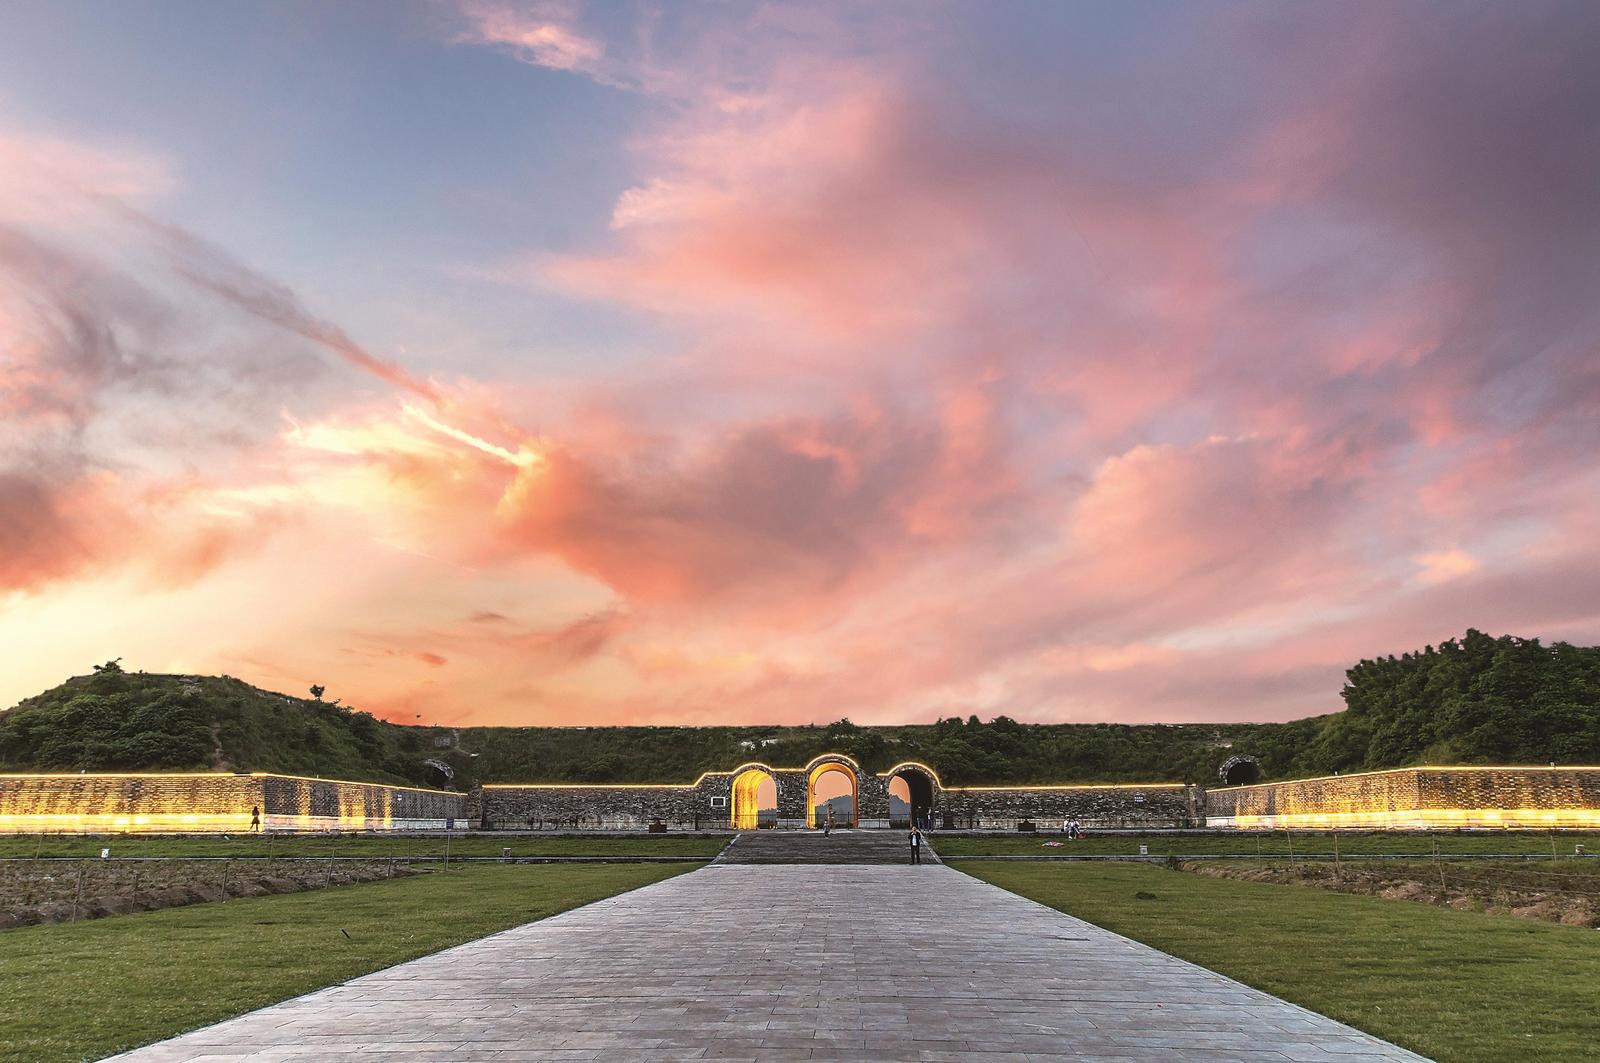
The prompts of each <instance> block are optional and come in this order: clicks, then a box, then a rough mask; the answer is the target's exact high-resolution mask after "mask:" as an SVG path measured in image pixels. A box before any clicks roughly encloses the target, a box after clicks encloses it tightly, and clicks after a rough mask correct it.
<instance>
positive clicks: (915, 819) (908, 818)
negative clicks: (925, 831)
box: [889, 768, 933, 827]
mask: <svg viewBox="0 0 1600 1063" xmlns="http://www.w3.org/2000/svg"><path fill="white" fill-rule="evenodd" d="M932 815H933V779H931V778H930V777H929V776H928V774H927V773H926V772H924V771H921V770H919V769H917V768H903V769H901V770H899V771H896V772H894V773H892V774H891V775H890V776H889V826H891V827H909V826H911V825H913V824H915V825H917V826H931V825H932V824H931V822H930V820H931V817H932Z"/></svg>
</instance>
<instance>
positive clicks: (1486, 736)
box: [1310, 630, 1600, 769]
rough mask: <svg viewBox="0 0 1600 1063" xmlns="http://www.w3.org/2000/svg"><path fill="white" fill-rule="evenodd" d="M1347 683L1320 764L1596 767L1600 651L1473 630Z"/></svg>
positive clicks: (1386, 661)
mask: <svg viewBox="0 0 1600 1063" xmlns="http://www.w3.org/2000/svg"><path fill="white" fill-rule="evenodd" d="M1345 675H1346V677H1347V680H1348V681H1347V682H1346V684H1345V688H1344V701H1345V705H1346V706H1347V711H1345V712H1342V713H1339V714H1338V715H1336V716H1331V717H1328V719H1327V723H1326V724H1325V725H1324V726H1323V728H1322V729H1321V731H1320V733H1319V734H1318V736H1317V742H1316V746H1315V748H1314V749H1313V750H1311V751H1310V753H1311V756H1312V759H1313V761H1314V762H1315V763H1316V764H1319V765H1320V764H1331V765H1333V766H1334V767H1337V768H1340V769H1343V768H1346V767H1357V766H1360V767H1369V768H1388V767H1398V766H1400V765H1403V764H1419V763H1432V764H1490V763H1501V764H1541V763H1549V762H1554V763H1557V764H1600V647H1596V646H1573V645H1569V644H1568V643H1565V642H1556V643H1552V644H1551V645H1548V646H1546V645H1543V644H1542V643H1540V641H1539V640H1538V639H1520V638H1516V637H1514V636H1511V635H1504V636H1502V637H1500V638H1494V637H1491V636H1489V635H1485V634H1484V633H1483V632H1481V631H1473V630H1469V631H1468V632H1467V633H1466V635H1465V636H1463V637H1462V638H1460V639H1451V640H1450V641H1448V642H1445V643H1442V644H1441V645H1439V646H1438V647H1437V648H1435V647H1433V646H1429V647H1427V648H1426V649H1424V650H1423V651H1422V652H1420V653H1407V654H1403V655H1401V656H1399V657H1380V658H1378V659H1377V660H1371V661H1362V662H1361V663H1360V664H1358V665H1356V666H1355V667H1354V668H1351V669H1350V670H1349V671H1348V672H1346V673H1345Z"/></svg>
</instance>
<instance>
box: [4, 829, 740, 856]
mask: <svg viewBox="0 0 1600 1063" xmlns="http://www.w3.org/2000/svg"><path fill="white" fill-rule="evenodd" d="M727 844H728V838H727V837H716V836H710V837H696V836H693V835H670V834H657V835H635V836H626V837H606V836H604V835H598V836H589V837H577V836H560V835H537V834H535V835H529V836H527V837H515V838H493V837H483V836H474V835H471V834H465V835H457V836H454V837H452V838H450V839H449V848H450V855H451V856H453V857H458V856H500V855H502V853H501V851H502V850H503V849H510V850H511V855H512V856H598V857H612V858H616V857H629V856H676V857H704V858H707V859H709V858H710V857H713V856H715V855H717V853H719V852H720V851H721V850H722V847H723V846H725V845H727ZM103 848H109V849H110V850H111V855H112V856H113V857H133V856H180V857H181V856H235V857H240V858H241V859H251V860H260V859H266V858H268V857H291V856H293V857H329V856H358V857H362V858H364V859H373V860H381V859H385V858H387V857H391V856H395V857H413V858H414V857H424V856H436V857H440V858H441V859H442V858H443V856H444V853H445V839H444V838H443V837H442V836H431V837H414V836H405V835H388V836H386V835H351V834H341V835H329V834H286V835H271V836H262V835H234V836H232V837H231V838H224V837H222V836H221V835H215V834H213V835H205V836H196V837H142V836H140V835H136V834H134V835H123V836H115V837H98V838H94V837H80V836H74V835H69V834H52V835H42V836H41V835H37V834H35V835H10V836H0V857H24V858H27V857H34V856H46V857H49V856H86V857H98V856H99V855H100V850H101V849H103Z"/></svg>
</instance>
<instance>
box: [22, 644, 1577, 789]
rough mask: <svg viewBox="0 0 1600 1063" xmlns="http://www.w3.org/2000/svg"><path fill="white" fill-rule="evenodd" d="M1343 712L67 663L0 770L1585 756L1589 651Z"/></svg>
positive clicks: (1378, 689) (1460, 656)
mask: <svg viewBox="0 0 1600 1063" xmlns="http://www.w3.org/2000/svg"><path fill="white" fill-rule="evenodd" d="M1347 677H1348V682H1347V683H1346V685H1345V688H1344V690H1343V697H1344V699H1345V703H1346V705H1347V709H1346V711H1344V712H1339V713H1333V714H1330V715H1327V716H1317V717H1311V718H1309V719H1304V720H1295V721H1293V722H1290V723H1266V724H1145V725H1126V724H1024V723H1018V722H1017V721H1015V720H1012V719H1010V718H1008V717H1005V716H1000V717H997V718H995V719H993V720H990V721H987V722H983V721H979V720H978V719H977V718H976V717H969V718H967V719H966V720H961V719H955V718H952V719H945V720H940V721H938V722H936V723H933V724H920V725H906V726H896V727H858V726H856V725H854V724H851V723H850V722H849V721H847V720H841V721H838V722H836V723H832V724H828V725H826V726H809V727H595V728H583V727H471V728H460V729H454V728H444V727H414V726H409V725H402V724H392V723H386V722H384V721H381V720H376V719H374V718H373V717H371V716H369V715H367V714H366V713H361V712H351V711H349V710H347V709H344V708H341V707H339V706H338V705H335V704H329V703H327V702H323V701H321V700H318V699H308V698H297V697H290V696H288V695H284V694H276V693H272V692H269V691H264V690H258V689H257V688H255V687H252V686H250V685H249V684H247V683H244V682H242V681H240V680H238V679H234V678H231V677H227V676H223V677H216V676H175V675H151V674H145V673H129V672H124V671H122V670H121V669H120V668H118V667H116V666H115V665H111V666H102V667H101V668H100V669H97V670H96V672H95V674H93V675H88V676H78V677H76V678H73V679H69V680H68V681H67V682H65V683H63V684H61V685H60V686H58V687H56V688H55V689H53V690H48V691H46V692H44V693H43V694H40V695H38V696H36V697H32V698H28V699H27V700H25V701H23V702H21V703H20V704H18V705H17V706H15V707H14V708H12V709H10V710H8V711H6V712H4V713H0V770H3V771H25V770H50V771H78V770H134V769H148V770H180V769H219V770H236V771H278V772H287V773H293V774H300V775H318V776H325V777H331V778H344V779H366V780H374V781H383V782H409V783H417V784H423V785H431V786H450V787H455V788H465V787H467V786H470V785H473V784H475V783H480V782H528V781H547V782H560V781H567V782H680V781H681V782H688V781H692V780H693V779H694V778H695V776H697V775H698V774H699V773H700V772H701V771H705V770H708V769H726V768H729V767H732V766H734V765H735V764H738V763H740V762H742V761H745V760H762V761H765V762H767V763H770V764H774V765H792V764H800V763H804V762H805V761H806V760H807V759H809V758H810V757H812V756H815V755H816V754H818V753H822V752H825V751H839V752H844V753H848V754H851V755H852V756H854V757H855V758H856V759H857V760H859V761H861V762H862V764H863V765H864V766H865V767H867V768H868V769H870V770H882V769H884V768H887V767H889V766H890V765H892V764H894V763H896V762H898V761H902V760H918V761H922V762H924V763H927V764H930V765H932V766H933V767H934V768H935V769H936V770H937V771H938V772H939V773H940V776H941V777H942V778H943V779H944V780H945V781H946V782H947V783H951V784H963V783H1008V782H1012V783H1027V782H1033V783H1045V782H1119V781H1151V780H1168V779H1170V780H1182V781H1187V782H1198V783H1204V784H1212V785H1214V784H1215V783H1216V779H1217V777H1216V772H1217V767H1218V765H1219V764H1221V763H1222V762H1223V761H1224V760H1226V759H1227V758H1228V757H1230V756H1232V755H1235V754H1247V755H1249V756H1253V757H1255V758H1257V759H1258V760H1259V761H1260V764H1261V769H1262V772H1263V774H1264V776H1265V777H1267V778H1286V777H1292V776H1297V775H1313V774H1323V773H1327V772H1332V771H1352V770H1360V769H1363V768H1385V767H1399V766H1402V765H1405V764H1416V763H1439V764H1450V763H1506V764H1517V763H1545V762H1548V761H1556V762H1557V763H1566V764H1572V763H1597V762H1600V648H1594V647H1579V646H1571V645H1568V644H1566V643H1554V644H1552V645H1549V646H1546V645H1543V644H1541V643H1540V642H1539V641H1538V640H1537V639H1519V638H1514V637H1512V636H1503V637H1501V638H1492V637H1490V636H1488V635H1484V634H1482V633H1481V632H1477V631H1468V632H1467V634H1466V635H1465V636H1464V637H1463V638H1461V639H1459V640H1451V641H1449V642H1446V643H1443V644H1442V645H1440V646H1439V647H1437V648H1435V647H1431V646H1430V647H1427V648H1426V649H1424V650H1423V651H1421V652H1418V653H1408V654H1405V655H1403V656H1400V657H1383V658H1379V659H1377V660H1367V661H1362V662H1360V663H1359V664H1357V665H1355V666H1354V667H1353V668H1351V669H1350V670H1349V672H1348V673H1347Z"/></svg>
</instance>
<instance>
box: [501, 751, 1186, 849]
mask: <svg viewBox="0 0 1600 1063" xmlns="http://www.w3.org/2000/svg"><path fill="white" fill-rule="evenodd" d="M826 765H836V766H838V767H840V768H843V769H845V770H846V771H847V772H848V773H849V774H850V775H851V776H852V777H853V778H854V779H855V790H856V820H857V825H859V826H862V827H868V828H882V827H888V826H889V825H890V824H889V785H890V783H891V781H892V780H893V778H894V776H895V775H896V774H920V775H921V776H922V777H923V778H924V779H925V780H926V781H927V785H928V787H929V789H930V790H931V794H932V802H931V812H932V817H931V818H932V821H933V824H934V826H936V827H942V826H944V825H945V824H946V823H948V824H949V825H950V826H951V827H953V828H954V827H959V828H969V827H982V828H999V829H1004V830H1012V829H1015V828H1016V826H1017V824H1018V823H1019V822H1024V821H1029V820H1031V821H1033V822H1035V823H1036V824H1038V825H1039V826H1040V828H1041V829H1044V828H1045V827H1046V826H1047V825H1049V824H1050V823H1051V821H1054V824H1053V826H1054V829H1060V826H1061V821H1062V820H1063V819H1077V820H1079V822H1081V823H1082V824H1083V825H1084V826H1085V827H1101V828H1105V827H1181V826H1184V825H1186V824H1191V823H1194V822H1197V821H1198V819H1199V817H1200V815H1201V807H1200V803H1201V791H1200V790H1199V789H1198V788H1193V787H1187V786H1184V785H1182V784H1179V783H1160V784H1152V785H1150V786H1078V787H1060V786H1042V787H973V788H946V787H944V786H942V785H941V784H940V782H939V779H938V776H937V775H936V774H935V773H934V772H933V771H932V770H931V769H929V768H926V767H923V766H921V765H896V766H895V767H894V768H892V769H890V771H888V772H885V773H882V774H873V773H870V772H866V771H863V770H862V769H861V768H860V766H859V765H857V764H855V762H853V761H851V760H849V758H847V757H841V756H838V755H836V754H830V755H825V756H822V757H818V758H816V759H814V760H812V761H811V762H810V763H808V764H806V765H805V766H803V767H797V768H776V767H771V766H769V765H765V764H745V765H741V766H740V767H738V768H735V769H734V770H732V771H726V772H707V773H705V774H704V775H702V776H701V777H700V778H699V779H697V780H696V781H695V782H693V783H687V784H683V785H660V786H628V785H613V786H607V785H603V784H594V785H571V784H528V785H491V786H485V787H484V788H483V793H482V799H481V807H482V809H483V813H482V816H483V819H482V822H483V826H484V827H486V828H490V829H498V830H539V829H563V828H564V829H580V830H582V829H589V830H645V829H648V828H649V826H650V825H651V824H653V823H664V824H666V825H667V827H668V828H669V829H674V830H677V829H687V830H709V829H724V828H730V827H732V826H733V812H734V809H733V807H732V806H733V803H734V802H733V782H734V780H735V779H736V778H738V777H739V776H740V775H742V774H743V773H744V772H746V771H751V770H759V771H763V772H765V773H766V774H768V775H770V776H771V777H772V779H773V782H774V783H775V784H776V788H777V826H779V827H787V828H798V827H804V826H806V825H807V805H808V799H809V797H810V794H811V778H812V775H813V773H814V772H816V771H817V770H818V769H819V768H821V767H823V766H826ZM840 825H841V826H842V825H843V824H840Z"/></svg>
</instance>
